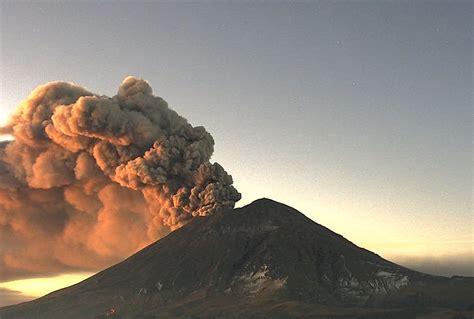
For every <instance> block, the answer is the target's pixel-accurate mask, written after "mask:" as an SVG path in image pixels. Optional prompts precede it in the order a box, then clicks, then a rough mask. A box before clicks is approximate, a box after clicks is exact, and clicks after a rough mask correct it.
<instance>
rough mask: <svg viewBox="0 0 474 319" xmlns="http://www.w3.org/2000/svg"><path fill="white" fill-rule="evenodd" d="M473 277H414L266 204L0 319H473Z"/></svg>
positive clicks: (179, 235) (176, 237) (202, 226)
mask: <svg viewBox="0 0 474 319" xmlns="http://www.w3.org/2000/svg"><path fill="white" fill-rule="evenodd" d="M473 287H474V279H473V278H467V277H452V278H446V277H437V276H431V275H427V274H423V273H419V272H416V271H413V270H410V269H407V268H404V267H402V266H399V265H397V264H394V263H392V262H389V261H387V260H385V259H383V258H381V257H380V256H378V255H376V254H374V253H372V252H370V251H368V250H365V249H362V248H360V247H358V246H356V245H354V244H353V243H351V242H350V241H348V240H346V239H345V238H344V237H342V236H340V235H338V234H336V233H334V232H332V231H331V230H329V229H327V228H325V227H323V226H321V225H319V224H317V223H315V222H313V221H312V220H310V219H308V218H307V217H305V216H304V215H303V214H301V213H300V212H298V211H296V210H295V209H293V208H291V207H288V206H286V205H283V204H280V203H277V202H275V201H272V200H269V199H260V200H257V201H255V202H253V203H251V204H249V205H247V206H245V207H243V208H238V209H234V210H229V211H226V212H221V213H216V214H214V215H212V216H207V217H197V218H194V219H193V220H191V221H190V222H189V223H188V224H186V225H185V226H183V227H182V228H180V229H178V230H176V231H174V232H172V233H171V234H169V235H168V236H166V237H165V238H162V239H161V240H159V241H157V242H155V243H153V244H151V245H150V246H148V247H146V248H144V249H143V250H141V251H139V252H138V253H136V254H134V255H133V256H131V257H129V258H128V259H126V260H125V261H123V262H121V263H119V264H117V265H115V266H112V267H110V268H108V269H106V270H104V271H102V272H99V273H98V274H96V275H94V276H92V277H90V278H88V279H86V280H84V281H82V282H81V283H78V284H76V285H74V286H71V287H68V288H65V289H61V290H58V291H56V292H53V293H51V294H49V295H46V296H44V297H42V298H39V299H37V300H34V301H31V302H26V303H22V304H19V305H15V306H8V307H4V308H1V309H0V317H1V318H2V319H10V318H12V319H22V318H27V319H33V318H34V319H43V318H44V319H46V318H47V319H56V318H70V319H75V318H77V319H83V318H137V319H138V318H150V319H151V318H160V319H161V318H433V317H434V316H436V318H472V314H473V311H472V310H473V304H474V302H473V292H474V291H473Z"/></svg>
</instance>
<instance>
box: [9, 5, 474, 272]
mask: <svg viewBox="0 0 474 319" xmlns="http://www.w3.org/2000/svg"><path fill="white" fill-rule="evenodd" d="M0 10H1V13H0V28H1V29H0V30H1V34H0V36H1V38H0V45H1V47H0V50H1V51H0V54H1V55H0V81H1V92H0V93H1V94H0V108H1V109H0V113H1V114H0V117H1V118H2V119H5V117H6V116H7V114H9V113H11V112H12V111H13V109H14V107H15V106H16V104H17V103H18V102H19V101H21V100H22V99H23V98H25V97H26V96H27V95H28V93H29V92H30V91H31V90H32V89H33V88H34V87H36V86H37V85H39V84H42V83H45V82H48V81H52V80H65V81H71V82H74V83H77V84H79V85H82V86H85V87H87V88H88V89H90V90H91V91H93V92H99V93H103V94H106V95H114V94H115V92H116V88H117V86H118V85H119V83H120V82H121V80H122V79H123V78H124V77H125V76H127V75H135V76H138V77H141V78H144V79H146V80H148V81H149V83H150V85H151V86H152V87H153V89H154V93H155V94H156V95H159V96H162V97H163V98H164V99H165V100H167V101H168V103H169V104H170V107H171V108H173V109H175V110H176V111H177V112H178V113H180V114H181V115H183V116H185V117H186V118H187V119H188V120H189V121H190V122H191V123H192V124H193V125H203V126H205V127H206V128H207V130H208V131H209V132H211V134H212V135H213V136H214V139H215V141H216V147H215V149H216V151H215V155H214V157H213V160H215V161H218V162H219V163H221V164H222V165H223V166H224V167H225V168H226V170H227V171H228V172H230V173H231V174H232V175H233V177H234V181H235V185H236V187H237V188H238V189H239V191H240V192H241V193H242V194H243V199H242V200H241V202H239V205H243V204H246V203H248V202H250V201H252V200H254V199H256V198H259V197H263V196H265V197H270V198H273V199H275V200H278V201H281V202H284V203H286V204H288V205H290V206H293V207H295V208H297V209H299V210H301V211H302V212H304V213H305V214H307V215H308V216H309V217H311V218H312V219H313V220H315V221H317V222H319V223H321V224H324V225H325V226H327V227H329V228H331V229H333V230H334V231H336V232H339V233H341V234H342V235H344V236H345V237H347V238H348V239H350V240H352V241H354V242H355V243H356V244H359V245H362V246H364V247H366V248H368V249H370V250H374V251H376V252H378V253H380V254H381V255H382V256H384V257H387V258H392V259H394V260H395V261H403V262H404V263H405V264H408V265H410V260H415V259H416V263H415V262H413V265H414V266H416V267H421V269H422V270H423V260H426V261H428V262H429V263H430V265H431V266H430V267H431V268H430V269H431V270H430V271H431V272H437V273H443V274H453V273H462V274H469V270H466V266H467V268H469V265H472V262H473V227H474V224H473V215H472V182H473V179H472V177H473V176H472V169H473V168H472V149H473V144H472V137H473V135H472V120H473V116H472V107H473V103H472V102H473V96H472V91H473V83H472V82H473V73H472V72H473V54H472V53H473V51H472V46H473V31H472V30H473V22H472V21H473V20H472V16H473V4H472V2H470V1H464V2H462V1H450V2H449V3H448V2H447V1H446V2H441V1H403V2H402V1H390V2H389V1H382V2H378V1H365V2H361V1H319V2H316V1H312V2H291V3H290V2H274V1H268V2H259V3H250V2H213V1H206V2H192V3H191V2H175V3H170V2H133V3H132V2H111V1H104V2H92V1H82V2H69V1H68V2H57V1H54V2H53V1H50V2H29V1H22V2H18V1H4V0H0ZM433 260H436V263H433V262H431V261H433ZM453 260H460V262H459V264H460V265H462V267H461V266H460V267H459V268H457V269H456V268H454V269H453ZM425 264H426V262H425ZM443 264H444V265H448V264H449V267H450V268H449V267H447V268H443ZM420 265H421V266H420ZM433 265H439V266H433ZM433 267H434V268H436V267H438V268H436V269H435V270H433ZM448 268H449V270H447V269H448ZM426 269H427V268H426ZM443 269H444V270H443ZM470 273H471V274H472V271H471V272H470Z"/></svg>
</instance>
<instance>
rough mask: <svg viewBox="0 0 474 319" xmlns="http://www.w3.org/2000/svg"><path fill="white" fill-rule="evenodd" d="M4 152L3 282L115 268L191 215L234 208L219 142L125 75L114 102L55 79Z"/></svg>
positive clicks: (31, 102) (0, 189) (0, 151)
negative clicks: (216, 159) (217, 158)
mask: <svg viewBox="0 0 474 319" xmlns="http://www.w3.org/2000/svg"><path fill="white" fill-rule="evenodd" d="M0 133H4V134H11V135H13V136H14V138H15V139H14V140H13V141H8V142H2V144H0V280H5V279H11V278H18V277H28V276H34V275H36V274H38V275H39V274H45V273H54V272H59V271H65V270H66V271H67V270H74V269H81V270H85V269H89V270H90V269H93V270H95V269H98V268H100V267H104V266H106V265H109V264H111V263H113V262H115V261H117V260H119V259H121V258H123V257H125V256H127V255H129V254H131V253H132V252H134V251H136V250H138V249H140V248H142V247H144V246H145V245H147V244H149V243H150V242H152V241H154V240H156V239H158V238H160V237H162V236H164V235H166V234H167V233H169V232H170V231H171V230H173V229H176V228H178V227H180V226H182V225H183V224H184V223H186V221H188V220H189V219H191V218H192V217H193V216H204V215H209V214H213V213H214V212H216V211H219V210H225V209H228V208H232V207H233V206H234V203H235V202H236V201H238V200H239V199H240V194H239V193H238V192H237V191H236V189H235V188H234V187H233V186H232V177H231V176H230V175H228V174H227V172H226V171H225V170H224V169H223V168H222V166H220V165H219V164H217V163H210V162H209V160H210V157H211V155H212V153H213V149H214V147H213V146H214V140H213V138H212V136H211V135H210V134H209V133H208V132H207V131H206V130H205V129H204V128H203V127H193V126H191V125H190V124H189V123H188V122H187V120H186V119H185V118H183V117H181V116H180V115H178V114H177V113H176V112H174V111H173V110H171V109H169V108H168V104H167V103H166V102H165V101H164V100H163V99H161V98H160V97H156V96H153V95H152V90H151V88H150V86H149V85H148V83H147V82H146V81H143V80H140V79H137V78H134V77H127V78H126V79H125V80H124V81H123V82H122V84H121V85H120V87H119V90H118V94H117V95H116V96H114V97H112V98H110V97H107V96H100V95H96V94H93V93H91V92H88V91H87V90H85V89H84V88H81V87H78V86H76V85H74V84H71V83H65V82H51V83H47V84H45V85H42V86H40V87H38V88H37V89H35V90H34V91H33V92H32V93H31V95H30V96H29V97H28V98H27V99H26V100H25V101H24V102H22V103H21V104H20V105H19V107H18V109H17V111H16V113H15V114H14V115H13V116H12V118H11V120H10V122H9V124H8V126H7V127H4V128H2V129H1V131H0Z"/></svg>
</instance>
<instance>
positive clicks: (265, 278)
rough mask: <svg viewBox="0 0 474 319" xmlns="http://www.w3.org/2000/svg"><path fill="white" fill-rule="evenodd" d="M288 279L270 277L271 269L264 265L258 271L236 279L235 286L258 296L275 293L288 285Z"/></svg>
mask: <svg viewBox="0 0 474 319" xmlns="http://www.w3.org/2000/svg"><path fill="white" fill-rule="evenodd" d="M286 281H287V277H285V278H272V277H271V276H270V275H269V267H268V266H267V265H263V266H262V267H260V269H258V270H257V271H254V272H250V273H247V274H244V275H242V276H238V277H236V279H235V280H234V282H233V285H235V286H237V287H238V288H239V289H238V290H241V291H242V292H246V293H249V294H256V293H259V292H262V291H264V290H265V291H275V290H278V289H281V288H283V287H284V286H285V285H286Z"/></svg>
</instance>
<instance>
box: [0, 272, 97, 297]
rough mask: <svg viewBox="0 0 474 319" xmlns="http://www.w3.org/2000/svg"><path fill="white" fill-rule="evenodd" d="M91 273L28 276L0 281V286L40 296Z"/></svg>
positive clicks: (26, 294)
mask: <svg viewBox="0 0 474 319" xmlns="http://www.w3.org/2000/svg"><path fill="white" fill-rule="evenodd" d="M92 275H93V273H72V274H62V275H59V276H55V277H43V278H30V279H20V280H13V281H6V282H2V283H0V288H5V289H9V290H15V291H19V292H21V293H22V294H23V295H24V296H29V297H41V296H44V295H46V294H48V293H50V292H53V291H55V290H58V289H61V288H65V287H68V286H71V285H74V284H76V283H78V282H81V281H83V280H84V279H86V278H88V277H90V276H92Z"/></svg>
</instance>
